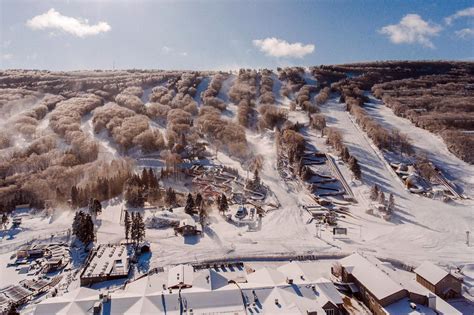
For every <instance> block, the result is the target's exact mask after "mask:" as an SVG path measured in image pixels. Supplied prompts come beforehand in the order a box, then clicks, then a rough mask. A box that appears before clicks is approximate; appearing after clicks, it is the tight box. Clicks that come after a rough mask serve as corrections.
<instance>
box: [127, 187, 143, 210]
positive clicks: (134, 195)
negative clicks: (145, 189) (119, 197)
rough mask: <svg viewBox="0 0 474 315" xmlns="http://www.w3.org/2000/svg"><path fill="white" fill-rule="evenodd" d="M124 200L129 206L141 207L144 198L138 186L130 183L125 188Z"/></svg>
mask: <svg viewBox="0 0 474 315" xmlns="http://www.w3.org/2000/svg"><path fill="white" fill-rule="evenodd" d="M125 200H127V204H128V205H129V206H130V207H134V208H142V207H143V206H144V204H145V198H143V193H142V191H141V189H140V187H139V186H136V185H131V186H127V188H126V189H125Z"/></svg>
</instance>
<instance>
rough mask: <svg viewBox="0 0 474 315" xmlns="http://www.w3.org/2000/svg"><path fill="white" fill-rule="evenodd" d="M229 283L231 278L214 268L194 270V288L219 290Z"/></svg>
mask: <svg viewBox="0 0 474 315" xmlns="http://www.w3.org/2000/svg"><path fill="white" fill-rule="evenodd" d="M228 284H229V280H228V279H227V278H226V277H225V276H224V275H222V274H221V273H219V272H216V271H215V270H212V269H203V270H199V271H195V272H194V279H193V288H199V289H206V290H217V289H219V288H222V287H225V286H226V285H228Z"/></svg>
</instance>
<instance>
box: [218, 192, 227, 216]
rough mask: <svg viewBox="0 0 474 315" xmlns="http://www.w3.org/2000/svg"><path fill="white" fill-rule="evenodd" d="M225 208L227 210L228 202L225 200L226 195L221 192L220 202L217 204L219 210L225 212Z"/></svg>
mask: <svg viewBox="0 0 474 315" xmlns="http://www.w3.org/2000/svg"><path fill="white" fill-rule="evenodd" d="M227 210H229V204H228V202H227V197H226V195H224V194H222V196H221V202H220V204H219V211H220V212H224V213H225V212H226V211H227Z"/></svg>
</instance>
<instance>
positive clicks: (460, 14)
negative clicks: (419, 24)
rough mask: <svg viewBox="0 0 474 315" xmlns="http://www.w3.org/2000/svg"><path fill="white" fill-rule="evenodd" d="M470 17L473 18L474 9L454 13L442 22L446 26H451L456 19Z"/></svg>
mask: <svg viewBox="0 0 474 315" xmlns="http://www.w3.org/2000/svg"><path fill="white" fill-rule="evenodd" d="M470 16H474V7H470V8H466V9H464V10H460V11H458V12H456V13H454V14H453V15H450V16H448V17H446V18H445V19H444V22H446V24H448V25H451V23H453V21H454V20H456V19H459V18H462V17H470Z"/></svg>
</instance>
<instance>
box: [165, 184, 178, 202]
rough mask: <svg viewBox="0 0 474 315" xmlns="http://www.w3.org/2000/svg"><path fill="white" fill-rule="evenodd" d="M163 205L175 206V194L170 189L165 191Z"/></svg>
mask: <svg viewBox="0 0 474 315" xmlns="http://www.w3.org/2000/svg"><path fill="white" fill-rule="evenodd" d="M165 203H166V204H167V205H169V206H173V205H175V204H176V192H175V191H174V189H173V188H171V187H170V188H168V190H166V195H165Z"/></svg>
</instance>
